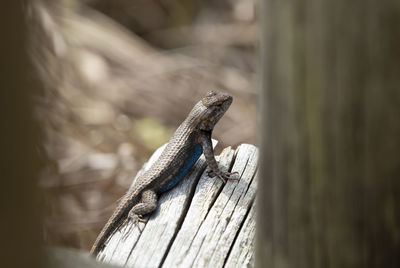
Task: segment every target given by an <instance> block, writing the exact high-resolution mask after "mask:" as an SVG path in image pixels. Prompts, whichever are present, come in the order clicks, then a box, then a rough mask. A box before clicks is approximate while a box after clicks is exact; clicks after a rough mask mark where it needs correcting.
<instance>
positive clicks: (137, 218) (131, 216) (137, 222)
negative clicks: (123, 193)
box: [123, 214, 147, 240]
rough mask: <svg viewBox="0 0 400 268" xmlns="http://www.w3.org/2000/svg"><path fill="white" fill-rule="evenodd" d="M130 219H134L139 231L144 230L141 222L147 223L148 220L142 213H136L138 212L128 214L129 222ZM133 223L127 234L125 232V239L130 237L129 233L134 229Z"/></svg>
mask: <svg viewBox="0 0 400 268" xmlns="http://www.w3.org/2000/svg"><path fill="white" fill-rule="evenodd" d="M130 221H132V222H133V224H134V225H136V227H137V228H138V230H139V232H142V231H143V230H142V229H140V226H139V222H143V223H146V222H147V220H145V219H143V217H142V215H136V214H132V215H131V214H129V216H128V223H129V222H130ZM133 224H131V225H130V226H129V229H128V230H127V231H126V232H125V234H124V236H123V239H124V240H125V239H126V238H127V237H128V235H129V233H130V232H131V231H132V227H133Z"/></svg>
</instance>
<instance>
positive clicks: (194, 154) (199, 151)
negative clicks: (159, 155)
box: [161, 144, 203, 192]
mask: <svg viewBox="0 0 400 268" xmlns="http://www.w3.org/2000/svg"><path fill="white" fill-rule="evenodd" d="M202 153H203V147H202V146H201V144H197V145H196V146H195V147H194V150H193V152H192V154H191V155H190V157H189V158H188V159H186V161H185V163H184V164H183V167H182V169H181V170H180V171H179V172H178V174H176V176H175V178H174V179H173V180H172V181H171V182H170V183H168V184H167V185H166V186H165V187H164V188H162V189H161V192H166V191H168V190H170V189H171V188H173V187H174V186H175V185H177V184H178V182H180V181H181V180H182V179H183V177H185V175H186V174H187V173H188V172H189V170H190V169H191V168H192V167H193V166H194V163H196V161H197V159H199V158H200V155H201V154H202Z"/></svg>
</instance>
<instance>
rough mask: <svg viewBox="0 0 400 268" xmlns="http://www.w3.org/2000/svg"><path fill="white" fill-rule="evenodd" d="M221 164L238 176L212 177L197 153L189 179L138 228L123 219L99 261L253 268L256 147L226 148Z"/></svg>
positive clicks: (169, 265)
mask: <svg viewBox="0 0 400 268" xmlns="http://www.w3.org/2000/svg"><path fill="white" fill-rule="evenodd" d="M162 149H163V148H159V149H158V150H157V151H156V152H155V153H154V154H153V156H152V157H151V158H150V160H149V162H148V164H146V165H145V166H144V168H143V169H142V171H141V172H143V171H144V170H146V169H147V168H149V167H150V165H151V164H152V163H153V162H154V161H155V160H156V159H157V158H158V157H159V156H160V154H161V151H162ZM219 165H220V166H221V168H222V169H223V170H232V172H238V174H239V177H240V180H239V181H233V180H229V181H228V182H227V183H226V184H223V183H222V181H220V180H219V179H217V178H210V177H209V176H208V175H207V174H208V171H209V169H208V168H207V169H206V163H205V159H204V157H201V158H200V159H199V160H198V161H197V163H196V164H195V167H194V168H193V170H192V172H191V174H189V175H188V176H187V178H185V179H184V180H183V181H182V182H181V183H179V184H178V185H177V186H176V187H174V188H173V189H172V190H171V191H169V192H167V193H165V194H162V195H161V196H160V199H159V202H158V203H159V205H158V207H157V210H156V211H155V212H154V213H152V214H151V215H150V217H149V218H148V222H147V223H146V224H142V223H140V226H139V227H140V229H141V230H139V229H138V228H137V227H136V226H135V225H134V223H132V222H126V224H124V225H123V226H122V227H121V228H120V229H119V230H118V231H116V232H114V234H113V235H112V236H111V237H110V239H109V241H107V243H106V246H105V248H104V250H102V251H101V252H99V254H98V255H97V259H98V260H99V261H102V262H104V263H111V264H117V265H122V266H126V267H205V266H208V267H243V266H250V267H251V266H253V265H254V240H255V203H254V199H255V194H256V189H257V177H258V176H257V168H258V149H257V148H256V147H255V146H253V145H249V144H242V145H240V146H239V147H238V148H237V149H236V150H233V149H232V148H230V147H228V148H226V149H225V150H223V152H222V153H221V155H220V156H219ZM139 174H140V172H139ZM133 183H135V182H133Z"/></svg>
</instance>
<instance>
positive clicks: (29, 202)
mask: <svg viewBox="0 0 400 268" xmlns="http://www.w3.org/2000/svg"><path fill="white" fill-rule="evenodd" d="M29 4H30V2H29V1H22V0H18V1H6V2H5V3H3V6H2V8H1V11H0V28H1V42H0V53H1V57H0V58H1V61H0V62H1V63H0V66H1V67H0V70H1V74H0V85H1V91H0V92H1V93H0V101H1V104H0V107H1V113H0V118H1V131H0V148H1V153H0V166H1V168H0V170H1V180H0V184H1V185H0V218H1V220H0V230H1V246H0V259H1V264H0V266H1V267H32V268H35V267H41V255H42V251H41V237H42V235H41V225H40V216H41V215H40V208H39V207H40V201H39V198H38V186H37V183H38V181H37V178H38V176H39V172H40V168H41V167H42V166H43V160H42V159H41V156H40V155H41V153H40V151H41V148H42V142H41V139H40V135H39V124H38V122H37V121H35V120H34V117H35V115H34V105H33V102H34V101H35V97H37V96H38V93H39V92H40V88H41V87H42V85H40V82H39V81H38V79H37V74H36V72H35V71H34V68H33V64H32V61H31V60H30V57H29V49H28V48H29V46H30V45H28V40H29V37H28V35H29V33H30V32H29V30H28V24H32V23H33V22H34V18H30V19H28V14H29Z"/></svg>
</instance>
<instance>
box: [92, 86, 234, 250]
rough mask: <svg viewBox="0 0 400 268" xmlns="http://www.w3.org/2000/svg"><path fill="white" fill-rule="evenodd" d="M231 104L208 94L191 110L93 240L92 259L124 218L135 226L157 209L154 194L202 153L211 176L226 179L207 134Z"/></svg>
mask: <svg viewBox="0 0 400 268" xmlns="http://www.w3.org/2000/svg"><path fill="white" fill-rule="evenodd" d="M231 103H232V97H231V96H230V95H228V94H222V93H216V92H213V91H210V92H208V93H207V95H206V96H205V97H204V98H203V99H202V100H201V101H199V102H198V103H197V104H196V105H195V106H194V107H193V109H192V111H191V112H190V113H189V115H188V117H187V118H186V119H185V121H183V123H182V124H181V125H180V126H179V127H178V129H177V130H176V131H175V133H174V135H173V136H172V138H171V140H170V141H169V143H168V145H167V146H166V148H165V149H164V151H163V152H162V154H161V156H160V157H159V159H158V160H157V161H155V162H154V164H153V165H152V166H151V167H150V169H149V170H147V171H146V172H144V173H143V174H142V175H141V176H140V177H138V178H137V180H136V182H135V184H134V185H133V186H132V187H131V188H130V189H129V191H128V192H127V193H126V194H125V196H124V197H123V198H122V200H121V202H120V203H119V205H118V207H117V209H116V210H115V211H114V213H113V215H112V216H111V218H110V219H109V220H108V222H107V224H106V225H105V226H104V228H103V230H102V231H101V232H100V234H99V236H98V237H97V239H96V242H95V243H94V245H93V247H92V249H91V251H90V253H91V255H93V256H96V255H97V254H98V253H99V252H100V251H101V250H102V248H103V247H104V245H105V243H106V241H107V239H108V238H109V237H110V236H111V234H112V233H113V232H114V231H115V230H117V229H118V228H119V227H120V226H121V225H122V224H123V222H124V221H125V220H126V219H132V220H133V221H134V222H135V223H136V224H137V223H138V222H139V221H143V220H142V216H143V215H145V214H149V213H151V212H153V211H154V210H155V209H156V207H157V197H158V195H159V194H160V193H163V192H165V191H167V190H169V189H171V188H172V187H174V186H175V185H176V184H177V183H178V182H179V181H180V180H182V178H183V177H184V176H185V175H186V174H187V173H188V172H189V170H190V168H191V167H192V166H193V165H194V163H195V162H196V161H197V159H198V158H199V157H200V155H201V154H202V153H203V154H204V155H205V158H206V161H207V165H208V166H209V167H210V168H211V170H212V172H213V173H214V175H215V176H217V177H218V178H220V179H221V180H222V181H223V182H226V180H227V179H229V178H230V175H231V173H229V172H222V171H221V170H220V169H219V167H218V164H217V161H216V160H215V157H214V151H213V147H212V143H211V133H212V130H213V128H214V126H215V124H216V123H217V122H218V121H219V119H220V118H221V117H222V116H223V115H224V113H225V112H226V110H228V108H229V106H230V105H231Z"/></svg>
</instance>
